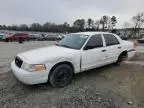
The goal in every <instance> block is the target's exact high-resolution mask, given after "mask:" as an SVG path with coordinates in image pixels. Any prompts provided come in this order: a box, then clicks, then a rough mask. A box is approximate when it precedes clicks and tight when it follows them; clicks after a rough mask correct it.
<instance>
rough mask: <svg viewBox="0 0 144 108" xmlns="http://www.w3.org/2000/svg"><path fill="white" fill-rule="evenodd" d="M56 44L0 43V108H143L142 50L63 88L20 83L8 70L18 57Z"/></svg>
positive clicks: (77, 78) (82, 74) (87, 73)
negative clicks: (20, 53)
mask: <svg viewBox="0 0 144 108" xmlns="http://www.w3.org/2000/svg"><path fill="white" fill-rule="evenodd" d="M54 43H55V42H26V43H24V44H18V43H0V54H1V55H0V108H144V106H142V104H143V103H144V95H143V91H144V86H143V82H144V73H143V72H144V66H143V65H139V64H135V62H143V54H142V52H141V51H143V50H139V52H138V53H137V55H136V56H135V57H134V58H132V59H131V60H129V61H127V62H124V63H122V64H120V65H118V66H115V65H108V66H105V67H101V68H98V69H93V70H90V71H86V72H83V73H80V74H77V75H76V76H75V77H74V78H73V81H72V83H71V84H70V85H68V86H67V87H64V88H59V89H56V88H53V87H51V86H50V84H49V83H46V84H39V85H33V86H28V85H24V84H22V83H20V82H19V81H17V80H16V78H15V77H14V76H13V74H12V71H11V70H10V68H9V64H10V62H11V61H12V59H13V58H14V57H15V55H16V54H17V53H19V52H23V51H26V50H29V49H34V48H38V47H43V46H49V45H51V44H54ZM140 52H141V53H140ZM8 68H9V69H8Z"/></svg>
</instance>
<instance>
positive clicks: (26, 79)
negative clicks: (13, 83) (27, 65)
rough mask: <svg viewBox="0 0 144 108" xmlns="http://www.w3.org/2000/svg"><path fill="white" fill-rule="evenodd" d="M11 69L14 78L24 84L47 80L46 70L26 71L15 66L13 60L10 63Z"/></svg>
mask: <svg viewBox="0 0 144 108" xmlns="http://www.w3.org/2000/svg"><path fill="white" fill-rule="evenodd" d="M11 69H12V71H13V73H14V75H15V76H16V78H17V79H18V80H19V81H21V82H23V83H24V84H28V85H33V84H39V83H45V82H47V81H48V72H47V71H35V72H28V71H26V70H23V69H21V68H19V67H17V66H16V65H15V62H14V61H13V62H12V63H11Z"/></svg>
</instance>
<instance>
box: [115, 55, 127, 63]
mask: <svg viewBox="0 0 144 108" xmlns="http://www.w3.org/2000/svg"><path fill="white" fill-rule="evenodd" d="M127 57H128V55H127V54H123V53H121V54H120V55H119V57H118V60H117V61H116V64H120V63H121V62H122V61H124V60H125V59H126V58H127Z"/></svg>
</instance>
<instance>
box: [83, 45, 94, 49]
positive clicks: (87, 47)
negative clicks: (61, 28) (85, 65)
mask: <svg viewBox="0 0 144 108" xmlns="http://www.w3.org/2000/svg"><path fill="white" fill-rule="evenodd" d="M93 48H94V46H91V45H87V46H85V47H84V50H89V49H93Z"/></svg>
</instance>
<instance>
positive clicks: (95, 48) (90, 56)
mask: <svg viewBox="0 0 144 108" xmlns="http://www.w3.org/2000/svg"><path fill="white" fill-rule="evenodd" d="M81 57H82V58H81V59H82V60H81V70H82V71H85V70H88V69H92V68H96V67H99V66H101V65H102V64H103V62H104V59H105V58H104V57H105V51H104V50H103V39H102V36H101V34H97V35H94V36H92V37H91V38H90V39H89V40H88V42H87V44H86V45H85V47H84V50H83V51H82V54H81Z"/></svg>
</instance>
